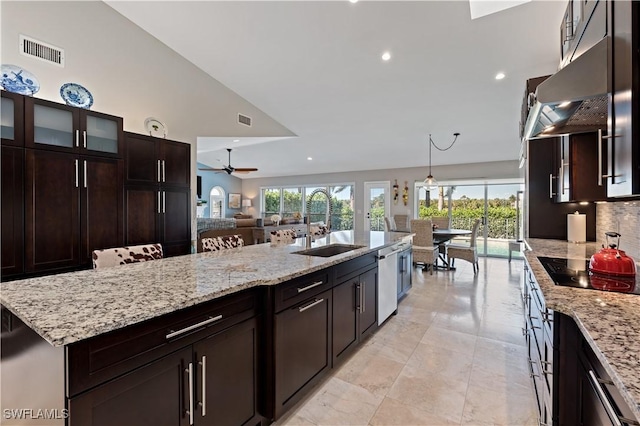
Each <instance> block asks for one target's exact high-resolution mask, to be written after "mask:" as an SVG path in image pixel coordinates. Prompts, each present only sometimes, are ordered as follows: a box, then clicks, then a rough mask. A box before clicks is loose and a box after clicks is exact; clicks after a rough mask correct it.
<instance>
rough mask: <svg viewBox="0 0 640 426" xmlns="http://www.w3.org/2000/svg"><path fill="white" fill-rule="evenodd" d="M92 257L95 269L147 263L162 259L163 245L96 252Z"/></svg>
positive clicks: (143, 245)
mask: <svg viewBox="0 0 640 426" xmlns="http://www.w3.org/2000/svg"><path fill="white" fill-rule="evenodd" d="M92 257H93V267H94V269H95V268H105V267H111V266H118V265H126V264H128V263H138V262H146V261H148V260H156V259H162V245H161V244H142V245H139V246H129V247H116V248H111V249H104V250H94V251H93V253H92Z"/></svg>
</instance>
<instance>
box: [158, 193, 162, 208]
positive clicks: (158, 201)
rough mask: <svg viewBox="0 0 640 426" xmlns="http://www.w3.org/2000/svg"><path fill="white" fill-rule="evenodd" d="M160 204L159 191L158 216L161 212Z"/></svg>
mask: <svg viewBox="0 0 640 426" xmlns="http://www.w3.org/2000/svg"><path fill="white" fill-rule="evenodd" d="M160 202H161V201H160V191H158V214H160V213H162V212H161V211H160Z"/></svg>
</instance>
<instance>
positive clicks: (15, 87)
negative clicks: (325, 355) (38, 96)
mask: <svg viewBox="0 0 640 426" xmlns="http://www.w3.org/2000/svg"><path fill="white" fill-rule="evenodd" d="M0 73H1V74H2V80H1V81H0V85H2V87H3V88H4V90H6V91H7V92H13V93H19V94H21V95H26V96H33V95H34V94H35V93H36V92H37V91H38V90H40V82H39V81H38V79H37V78H36V76H35V75H33V74H31V73H30V72H29V71H27V70H25V69H24V68H22V67H19V66H17V65H10V64H2V66H1V67H0Z"/></svg>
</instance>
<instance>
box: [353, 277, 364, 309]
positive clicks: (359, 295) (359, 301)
mask: <svg viewBox="0 0 640 426" xmlns="http://www.w3.org/2000/svg"><path fill="white" fill-rule="evenodd" d="M353 290H354V291H355V299H356V310H357V311H358V312H360V309H361V308H360V305H361V304H362V292H361V291H360V283H356V285H355V286H354V287H353Z"/></svg>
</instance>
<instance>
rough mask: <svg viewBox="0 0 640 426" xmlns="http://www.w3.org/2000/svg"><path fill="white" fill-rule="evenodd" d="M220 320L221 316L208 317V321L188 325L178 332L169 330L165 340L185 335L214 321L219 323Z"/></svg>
mask: <svg viewBox="0 0 640 426" xmlns="http://www.w3.org/2000/svg"><path fill="white" fill-rule="evenodd" d="M221 319H222V315H218V316H217V317H209V319H206V320H204V321H200V322H199V323H197V324H193V325H190V326H189V327H185V328H182V329H180V330H178V331H173V330H171V333H169V334H167V335H166V338H167V339H171V338H172V337H176V336H179V335H181V334H184V333H187V332H189V331H191V330H195V329H196V328H200V327H204V326H205V325H209V324H211V323H212V322H216V321H219V320H221Z"/></svg>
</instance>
